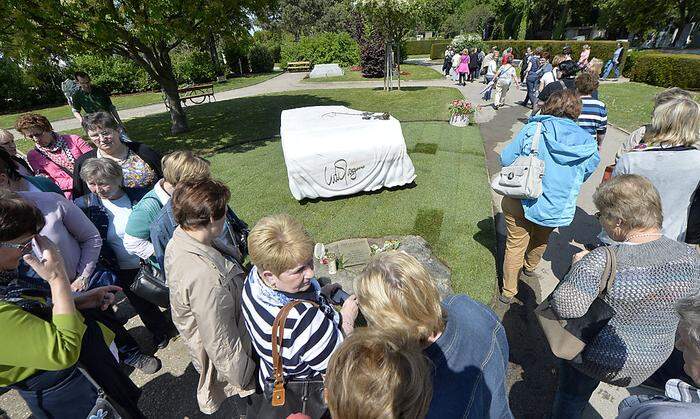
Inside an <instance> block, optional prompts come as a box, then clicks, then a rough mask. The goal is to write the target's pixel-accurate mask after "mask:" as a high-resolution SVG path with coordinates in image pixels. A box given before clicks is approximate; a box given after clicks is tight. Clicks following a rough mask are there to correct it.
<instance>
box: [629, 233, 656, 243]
mask: <svg viewBox="0 0 700 419" xmlns="http://www.w3.org/2000/svg"><path fill="white" fill-rule="evenodd" d="M663 235H664V234H663V233H641V234H632V235H631V236H627V237H625V241H626V242H627V241H630V239H636V238H637V237H655V236H663Z"/></svg>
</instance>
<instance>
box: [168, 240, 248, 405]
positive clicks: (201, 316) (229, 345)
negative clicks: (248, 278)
mask: <svg viewBox="0 0 700 419" xmlns="http://www.w3.org/2000/svg"><path fill="white" fill-rule="evenodd" d="M165 274H166V277H167V278H168V285H169V287H170V310H171V312H172V316H173V323H175V326H176V327H177V330H178V331H179V332H180V335H181V336H182V337H183V338H184V340H185V344H186V345H187V347H188V349H189V351H190V355H191V356H192V364H193V365H194V367H195V369H196V370H197V371H198V372H199V383H198V384H197V402H198V403H199V409H200V410H201V411H202V412H203V413H206V414H212V413H214V412H216V411H217V410H218V409H219V406H221V403H222V402H223V401H224V400H225V399H226V398H227V397H231V396H233V395H236V394H237V395H239V396H241V397H245V396H247V395H249V394H251V393H253V391H254V390H255V382H254V378H253V375H254V371H255V363H254V362H253V360H252V358H251V355H252V353H253V352H252V348H251V342H250V337H249V335H248V332H247V331H246V328H245V325H244V323H243V316H242V313H241V291H242V290H243V280H244V279H245V273H244V272H243V270H242V269H241V268H240V267H239V266H238V265H236V264H234V263H232V262H230V261H228V260H226V259H225V258H224V257H223V256H222V255H221V253H219V251H217V250H216V249H214V248H213V247H210V246H207V245H205V244H202V243H200V242H198V241H197V240H195V239H193V238H191V237H190V236H189V235H187V233H185V232H184V231H183V230H182V229H181V228H180V227H178V228H177V229H176V230H175V232H174V233H173V238H172V239H171V240H170V242H169V243H168V245H167V247H166V249H165Z"/></svg>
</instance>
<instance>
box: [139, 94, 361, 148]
mask: <svg viewBox="0 0 700 419" xmlns="http://www.w3.org/2000/svg"><path fill="white" fill-rule="evenodd" d="M331 105H343V106H347V105H348V103H347V102H344V101H339V100H331V99H328V98H324V97H319V96H313V95H309V94H300V95H275V96H272V95H270V96H254V97H247V98H240V99H235V100H233V101H222V102H214V103H208V104H204V105H200V106H194V107H191V108H188V109H187V116H188V121H189V124H190V131H189V132H187V133H184V134H181V135H171V134H170V115H169V114H168V113H160V114H156V115H149V116H145V117H142V118H136V119H132V120H130V121H127V122H126V129H127V131H128V132H129V136H130V137H131V138H132V139H134V140H136V141H140V142H143V143H146V144H148V145H149V146H151V147H152V148H153V149H155V150H157V151H159V152H161V153H168V152H170V151H173V150H179V149H188V150H192V151H194V152H197V153H207V152H213V151H215V150H219V149H222V148H228V147H231V150H228V149H227V151H231V152H234V153H235V152H245V151H248V150H251V149H253V148H257V147H259V146H261V145H264V144H265V141H263V140H269V139H271V138H272V137H274V136H275V135H279V130H280V115H281V114H282V111H283V110H285V109H293V108H299V107H304V106H331ZM242 144H245V146H241V145H242ZM233 146H241V147H240V148H239V149H238V150H237V149H236V148H234V147H233Z"/></svg>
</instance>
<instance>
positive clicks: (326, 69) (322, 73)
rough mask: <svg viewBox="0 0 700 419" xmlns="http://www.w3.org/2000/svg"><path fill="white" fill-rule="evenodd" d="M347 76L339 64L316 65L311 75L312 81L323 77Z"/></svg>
mask: <svg viewBox="0 0 700 419" xmlns="http://www.w3.org/2000/svg"><path fill="white" fill-rule="evenodd" d="M343 74H345V73H344V72H343V69H342V68H340V66H339V65H338V64H316V65H314V68H313V70H311V73H309V77H310V78H312V79H316V78H321V77H339V76H342V75H343Z"/></svg>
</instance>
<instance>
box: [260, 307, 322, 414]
mask: <svg viewBox="0 0 700 419" xmlns="http://www.w3.org/2000/svg"><path fill="white" fill-rule="evenodd" d="M302 303H309V304H312V305H313V306H314V307H318V304H316V303H315V302H313V301H306V300H295V301H292V302H290V303H287V304H286V305H285V306H284V307H282V309H281V310H280V311H279V313H277V317H275V321H274V322H273V323H272V364H273V368H274V372H273V377H274V382H272V381H268V382H266V383H265V388H264V389H263V393H264V395H265V401H264V402H263V403H262V406H261V408H260V410H259V411H258V416H257V417H259V418H286V417H287V416H289V415H291V414H293V413H303V414H305V415H309V416H311V417H312V418H313V419H318V418H330V414H329V413H328V408H327V406H326V403H325V400H324V397H323V379H322V378H321V377H318V378H310V379H298V380H295V379H291V380H285V379H284V371H283V358H282V350H283V348H284V345H283V343H284V325H285V323H286V321H287V316H288V315H289V312H290V311H291V310H292V309H293V308H294V306H296V305H297V304H302Z"/></svg>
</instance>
